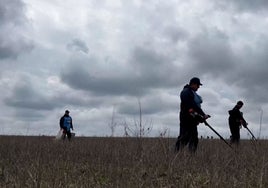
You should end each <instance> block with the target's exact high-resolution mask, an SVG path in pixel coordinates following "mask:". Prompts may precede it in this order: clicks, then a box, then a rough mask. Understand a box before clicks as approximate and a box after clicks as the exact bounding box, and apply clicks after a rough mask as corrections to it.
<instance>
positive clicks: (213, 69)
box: [189, 30, 236, 76]
mask: <svg viewBox="0 0 268 188" xmlns="http://www.w3.org/2000/svg"><path fill="white" fill-rule="evenodd" d="M189 56H190V57H192V58H193V60H194V62H195V64H196V65H195V67H196V68H197V69H198V70H199V71H200V72H202V73H205V74H212V75H213V76H219V74H223V75H224V74H226V72H225V71H231V70H232V69H233V66H234V63H235V60H236V59H235V56H234V54H233V51H232V49H231V46H230V43H229V39H228V36H226V35H225V34H224V33H223V32H220V31H218V30H212V31H206V32H204V33H202V34H200V35H197V36H196V37H195V38H194V39H192V40H191V41H190V42H189Z"/></svg>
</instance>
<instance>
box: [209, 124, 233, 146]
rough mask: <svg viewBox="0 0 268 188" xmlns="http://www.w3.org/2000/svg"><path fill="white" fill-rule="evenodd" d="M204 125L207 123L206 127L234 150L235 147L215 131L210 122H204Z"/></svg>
mask: <svg viewBox="0 0 268 188" xmlns="http://www.w3.org/2000/svg"><path fill="white" fill-rule="evenodd" d="M204 123H205V125H206V126H208V127H209V128H210V129H211V130H212V131H213V132H214V133H215V134H216V135H218V136H219V137H220V139H221V140H222V141H224V142H225V144H227V145H228V146H229V147H230V148H232V149H233V147H232V146H231V145H230V144H229V143H228V142H227V141H226V140H225V139H224V138H223V137H222V136H221V135H220V134H219V133H218V132H217V131H216V130H215V129H213V128H212V127H211V126H210V125H209V124H208V122H207V121H204Z"/></svg>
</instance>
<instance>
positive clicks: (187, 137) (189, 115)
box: [176, 77, 210, 152]
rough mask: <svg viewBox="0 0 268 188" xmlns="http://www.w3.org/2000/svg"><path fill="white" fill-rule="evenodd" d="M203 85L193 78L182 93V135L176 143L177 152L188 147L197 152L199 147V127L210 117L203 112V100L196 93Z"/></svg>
mask: <svg viewBox="0 0 268 188" xmlns="http://www.w3.org/2000/svg"><path fill="white" fill-rule="evenodd" d="M201 85H202V84H201V82H200V79H199V78H197V77H193V78H192V79H191V80H190V82H189V84H187V85H185V86H184V88H183V90H182V91H181V93H180V99H181V104H180V115H179V116H180V133H179V136H178V139H177V141H176V151H179V150H180V149H181V148H183V147H184V146H186V145H188V149H189V151H190V152H195V151H196V149H197V145H198V131H197V126H198V124H199V123H201V122H204V120H206V119H207V118H208V117H210V116H209V115H207V114H205V113H204V112H203V110H202V108H201V103H202V98H201V97H200V96H199V95H198V94H197V93H196V91H197V90H198V88H199V87H200V86H201Z"/></svg>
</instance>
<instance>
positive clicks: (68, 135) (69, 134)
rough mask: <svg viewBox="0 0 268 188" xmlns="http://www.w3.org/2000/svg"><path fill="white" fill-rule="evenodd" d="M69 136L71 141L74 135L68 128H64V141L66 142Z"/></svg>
mask: <svg viewBox="0 0 268 188" xmlns="http://www.w3.org/2000/svg"><path fill="white" fill-rule="evenodd" d="M66 135H67V138H68V140H71V137H72V134H71V130H67V129H66V128H63V134H62V139H63V140H65V138H66Z"/></svg>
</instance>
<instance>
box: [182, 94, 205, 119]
mask: <svg viewBox="0 0 268 188" xmlns="http://www.w3.org/2000/svg"><path fill="white" fill-rule="evenodd" d="M181 101H182V102H183V104H184V105H185V109H186V110H187V111H188V112H189V113H191V111H192V112H196V113H198V114H200V115H202V116H205V115H206V114H205V113H204V111H203V110H202V109H201V108H200V107H199V106H198V105H197V104H196V103H195V101H194V93H193V91H192V90H191V89H187V90H184V91H183V92H182V93H181Z"/></svg>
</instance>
